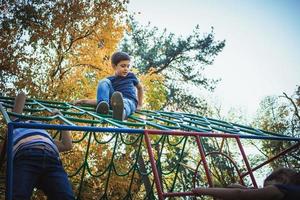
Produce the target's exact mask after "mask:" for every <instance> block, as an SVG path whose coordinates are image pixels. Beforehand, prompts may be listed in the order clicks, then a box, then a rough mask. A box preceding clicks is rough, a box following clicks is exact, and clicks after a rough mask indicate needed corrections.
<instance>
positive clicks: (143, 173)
mask: <svg viewBox="0 0 300 200" xmlns="http://www.w3.org/2000/svg"><path fill="white" fill-rule="evenodd" d="M13 100H14V99H13V98H11V97H1V96H0V110H1V113H2V120H3V122H4V121H5V123H6V124H7V130H8V131H7V136H5V137H6V139H7V162H6V199H8V200H11V199H12V184H13V183H12V176H13V170H12V169H13V168H12V167H13V160H12V132H13V130H14V129H15V128H20V127H23V128H38V129H46V130H49V132H51V134H52V135H53V137H54V138H55V137H59V136H60V135H59V134H60V133H59V130H70V131H72V136H73V143H74V144H75V147H74V150H72V151H71V152H69V153H66V154H63V155H62V158H63V163H64V166H65V168H66V171H67V172H68V174H69V177H70V180H71V182H72V185H73V189H74V192H75V195H76V197H77V199H88V198H86V197H87V196H86V195H88V194H86V193H85V191H86V189H87V188H88V187H89V185H91V184H94V185H95V184H96V187H95V188H98V190H97V191H95V193H93V194H90V195H93V196H94V197H95V198H96V199H160V200H162V199H167V198H169V197H188V196H193V194H192V192H191V188H193V187H195V186H196V185H201V186H209V187H212V186H214V181H213V176H212V173H211V169H210V166H209V162H208V159H209V157H211V156H215V155H217V156H219V157H222V158H224V159H226V160H227V162H228V163H229V164H230V166H231V167H232V168H233V170H234V171H235V172H236V177H237V178H238V181H239V182H240V183H241V184H246V183H245V182H247V183H248V184H250V185H252V186H254V187H257V182H256V179H255V176H254V171H255V170H257V169H260V168H261V167H263V166H265V165H266V164H268V163H269V162H271V161H272V160H274V159H276V158H278V157H280V156H282V155H284V154H287V153H289V152H291V151H293V150H295V149H296V148H297V147H299V145H300V143H299V141H300V138H294V137H288V136H285V135H280V134H275V133H271V132H267V131H263V130H259V129H255V128H251V127H247V126H243V125H239V124H236V123H228V122H224V121H220V120H215V119H211V118H208V117H202V116H198V115H194V114H186V113H172V112H163V111H146V110H143V111H138V112H137V113H135V114H134V115H132V116H130V117H129V119H128V120H127V121H123V122H121V121H118V120H114V119H112V118H111V114H109V115H101V114H98V113H95V112H94V110H95V109H94V108H92V107H88V106H74V105H72V104H70V103H67V102H57V101H44V100H36V99H27V101H26V105H25V109H24V113H23V114H22V115H19V114H16V113H13V112H10V109H11V108H12V107H13ZM54 108H56V109H58V110H60V111H61V113H62V114H63V115H62V116H61V115H56V116H51V115H50V113H51V110H52V109H54ZM10 116H16V117H18V118H20V119H23V120H37V121H40V123H26V124H25V123H20V122H13V121H11V120H10ZM58 118H60V119H61V120H63V121H64V122H65V125H60V124H58V123H57V119H58ZM2 125H4V124H2ZM2 127H4V126H2ZM212 138H214V139H215V140H216V141H217V142H218V143H219V145H218V147H219V148H218V149H214V150H211V149H210V148H209V146H207V144H208V140H210V139H212ZM242 140H279V141H287V142H290V143H291V146H290V147H289V148H287V149H285V150H284V151H282V152H281V153H279V154H278V155H276V156H274V157H272V158H269V159H268V160H266V161H265V162H262V163H261V164H259V165H258V166H255V167H252V166H251V164H250V163H249V160H248V156H247V152H246V151H245V148H244V146H243V142H242ZM226 141H230V145H232V147H230V149H229V150H232V149H237V151H238V153H239V155H240V156H239V157H238V158H236V157H232V156H231V155H230V154H228V149H227V150H226V151H225V148H226V147H225V142H226ZM83 147H84V148H83ZM235 147H236V148H235ZM170 152H172V153H170ZM72 153H74V154H72ZM71 155H73V158H74V155H77V157H76V158H78V159H79V157H81V159H82V160H81V161H80V160H78V162H75V163H74V162H73V163H72V166H69V164H70V163H71V162H70V159H72V156H71ZM78 155H81V156H78ZM239 158H242V159H241V160H238V159H239ZM191 159H193V160H191ZM185 176H186V177H185ZM189 178H190V182H189V183H187V182H186V179H189ZM114 179H115V180H118V181H119V183H120V184H121V183H124V182H127V184H126V185H121V186H119V187H118V186H116V181H115V180H114ZM116 187H118V188H117V189H116ZM121 189H122V191H116V190H121ZM117 192H120V193H117ZM120 194H122V195H123V196H118V195H120ZM95 195H96V196H95ZM90 199H93V198H90Z"/></svg>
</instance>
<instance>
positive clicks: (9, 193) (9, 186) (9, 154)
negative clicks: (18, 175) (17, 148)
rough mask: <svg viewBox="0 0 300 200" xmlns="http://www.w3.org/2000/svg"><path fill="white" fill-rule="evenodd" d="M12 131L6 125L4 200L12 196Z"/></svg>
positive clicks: (10, 124) (10, 199)
mask: <svg viewBox="0 0 300 200" xmlns="http://www.w3.org/2000/svg"><path fill="white" fill-rule="evenodd" d="M13 130H14V125H13V124H12V123H8V133H7V169H6V199H7V200H12V195H13V158H12V146H13Z"/></svg>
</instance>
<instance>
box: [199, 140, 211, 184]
mask: <svg viewBox="0 0 300 200" xmlns="http://www.w3.org/2000/svg"><path fill="white" fill-rule="evenodd" d="M196 142H197V146H198V149H199V152H200V156H201V160H202V161H203V167H204V170H205V174H206V177H207V181H208V184H209V186H210V187H213V182H212V178H211V176H210V173H209V169H208V165H207V162H206V158H205V153H204V149H203V147H202V144H201V141H200V137H199V135H197V136H196Z"/></svg>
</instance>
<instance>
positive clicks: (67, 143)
mask: <svg viewBox="0 0 300 200" xmlns="http://www.w3.org/2000/svg"><path fill="white" fill-rule="evenodd" d="M52 114H53V115H62V114H61V112H59V110H57V109H54V110H53V111H52ZM60 123H61V124H63V123H64V122H63V121H62V120H61V121H60ZM54 142H55V145H56V146H57V149H58V150H59V152H64V151H70V150H71V149H72V148H73V143H72V138H71V135H70V133H69V131H66V130H62V131H61V140H60V141H59V140H55V141H54Z"/></svg>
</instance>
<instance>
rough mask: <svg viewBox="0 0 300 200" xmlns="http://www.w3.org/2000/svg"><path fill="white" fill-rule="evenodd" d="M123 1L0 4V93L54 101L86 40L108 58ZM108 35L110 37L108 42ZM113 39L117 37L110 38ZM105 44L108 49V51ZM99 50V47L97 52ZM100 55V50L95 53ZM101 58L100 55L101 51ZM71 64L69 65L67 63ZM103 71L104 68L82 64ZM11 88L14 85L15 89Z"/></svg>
mask: <svg viewBox="0 0 300 200" xmlns="http://www.w3.org/2000/svg"><path fill="white" fill-rule="evenodd" d="M127 3H128V2H127V1H118V0H114V1H111V0H104V1H38V2H36V1H2V3H1V10H2V12H1V14H0V30H1V35H0V52H1V53H0V70H1V71H0V74H1V76H0V77H1V78H0V88H1V91H3V92H4V93H7V94H12V93H14V91H15V90H17V89H25V90H26V92H27V93H28V94H29V96H32V97H39V98H41V97H43V98H51V99H54V98H56V97H57V96H59V94H58V92H57V88H59V87H62V85H63V84H64V83H65V82H64V81H65V78H66V77H67V78H68V75H69V74H72V73H74V70H75V71H76V69H74V68H80V67H82V66H83V63H82V62H79V63H74V60H75V59H74V57H78V56H81V54H82V52H83V51H82V48H86V46H84V45H88V42H89V41H90V40H93V41H94V42H95V43H97V46H100V47H102V46H103V45H104V46H105V47H107V48H106V52H105V53H106V54H107V55H103V56H102V57H103V58H107V56H109V55H110V53H111V51H112V49H114V47H115V45H116V44H117V43H118V38H119V37H121V36H120V35H121V34H120V32H122V30H123V29H122V27H123V25H122V24H123V23H122V20H121V19H122V17H123V15H124V14H125V11H126V9H125V4H127ZM109 36H111V37H109ZM113 36H116V37H114V38H113ZM107 44H109V45H110V46H109V47H108V45H107ZM99 49H101V48H99ZM97 52H98V51H97ZM103 53H104V52H103ZM71 58H73V59H72V62H71V61H70V59H71ZM84 64H85V66H89V67H95V66H96V68H98V69H99V68H101V66H102V63H101V62H98V63H95V62H94V63H89V62H86V63H84ZM13 85H14V86H13Z"/></svg>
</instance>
